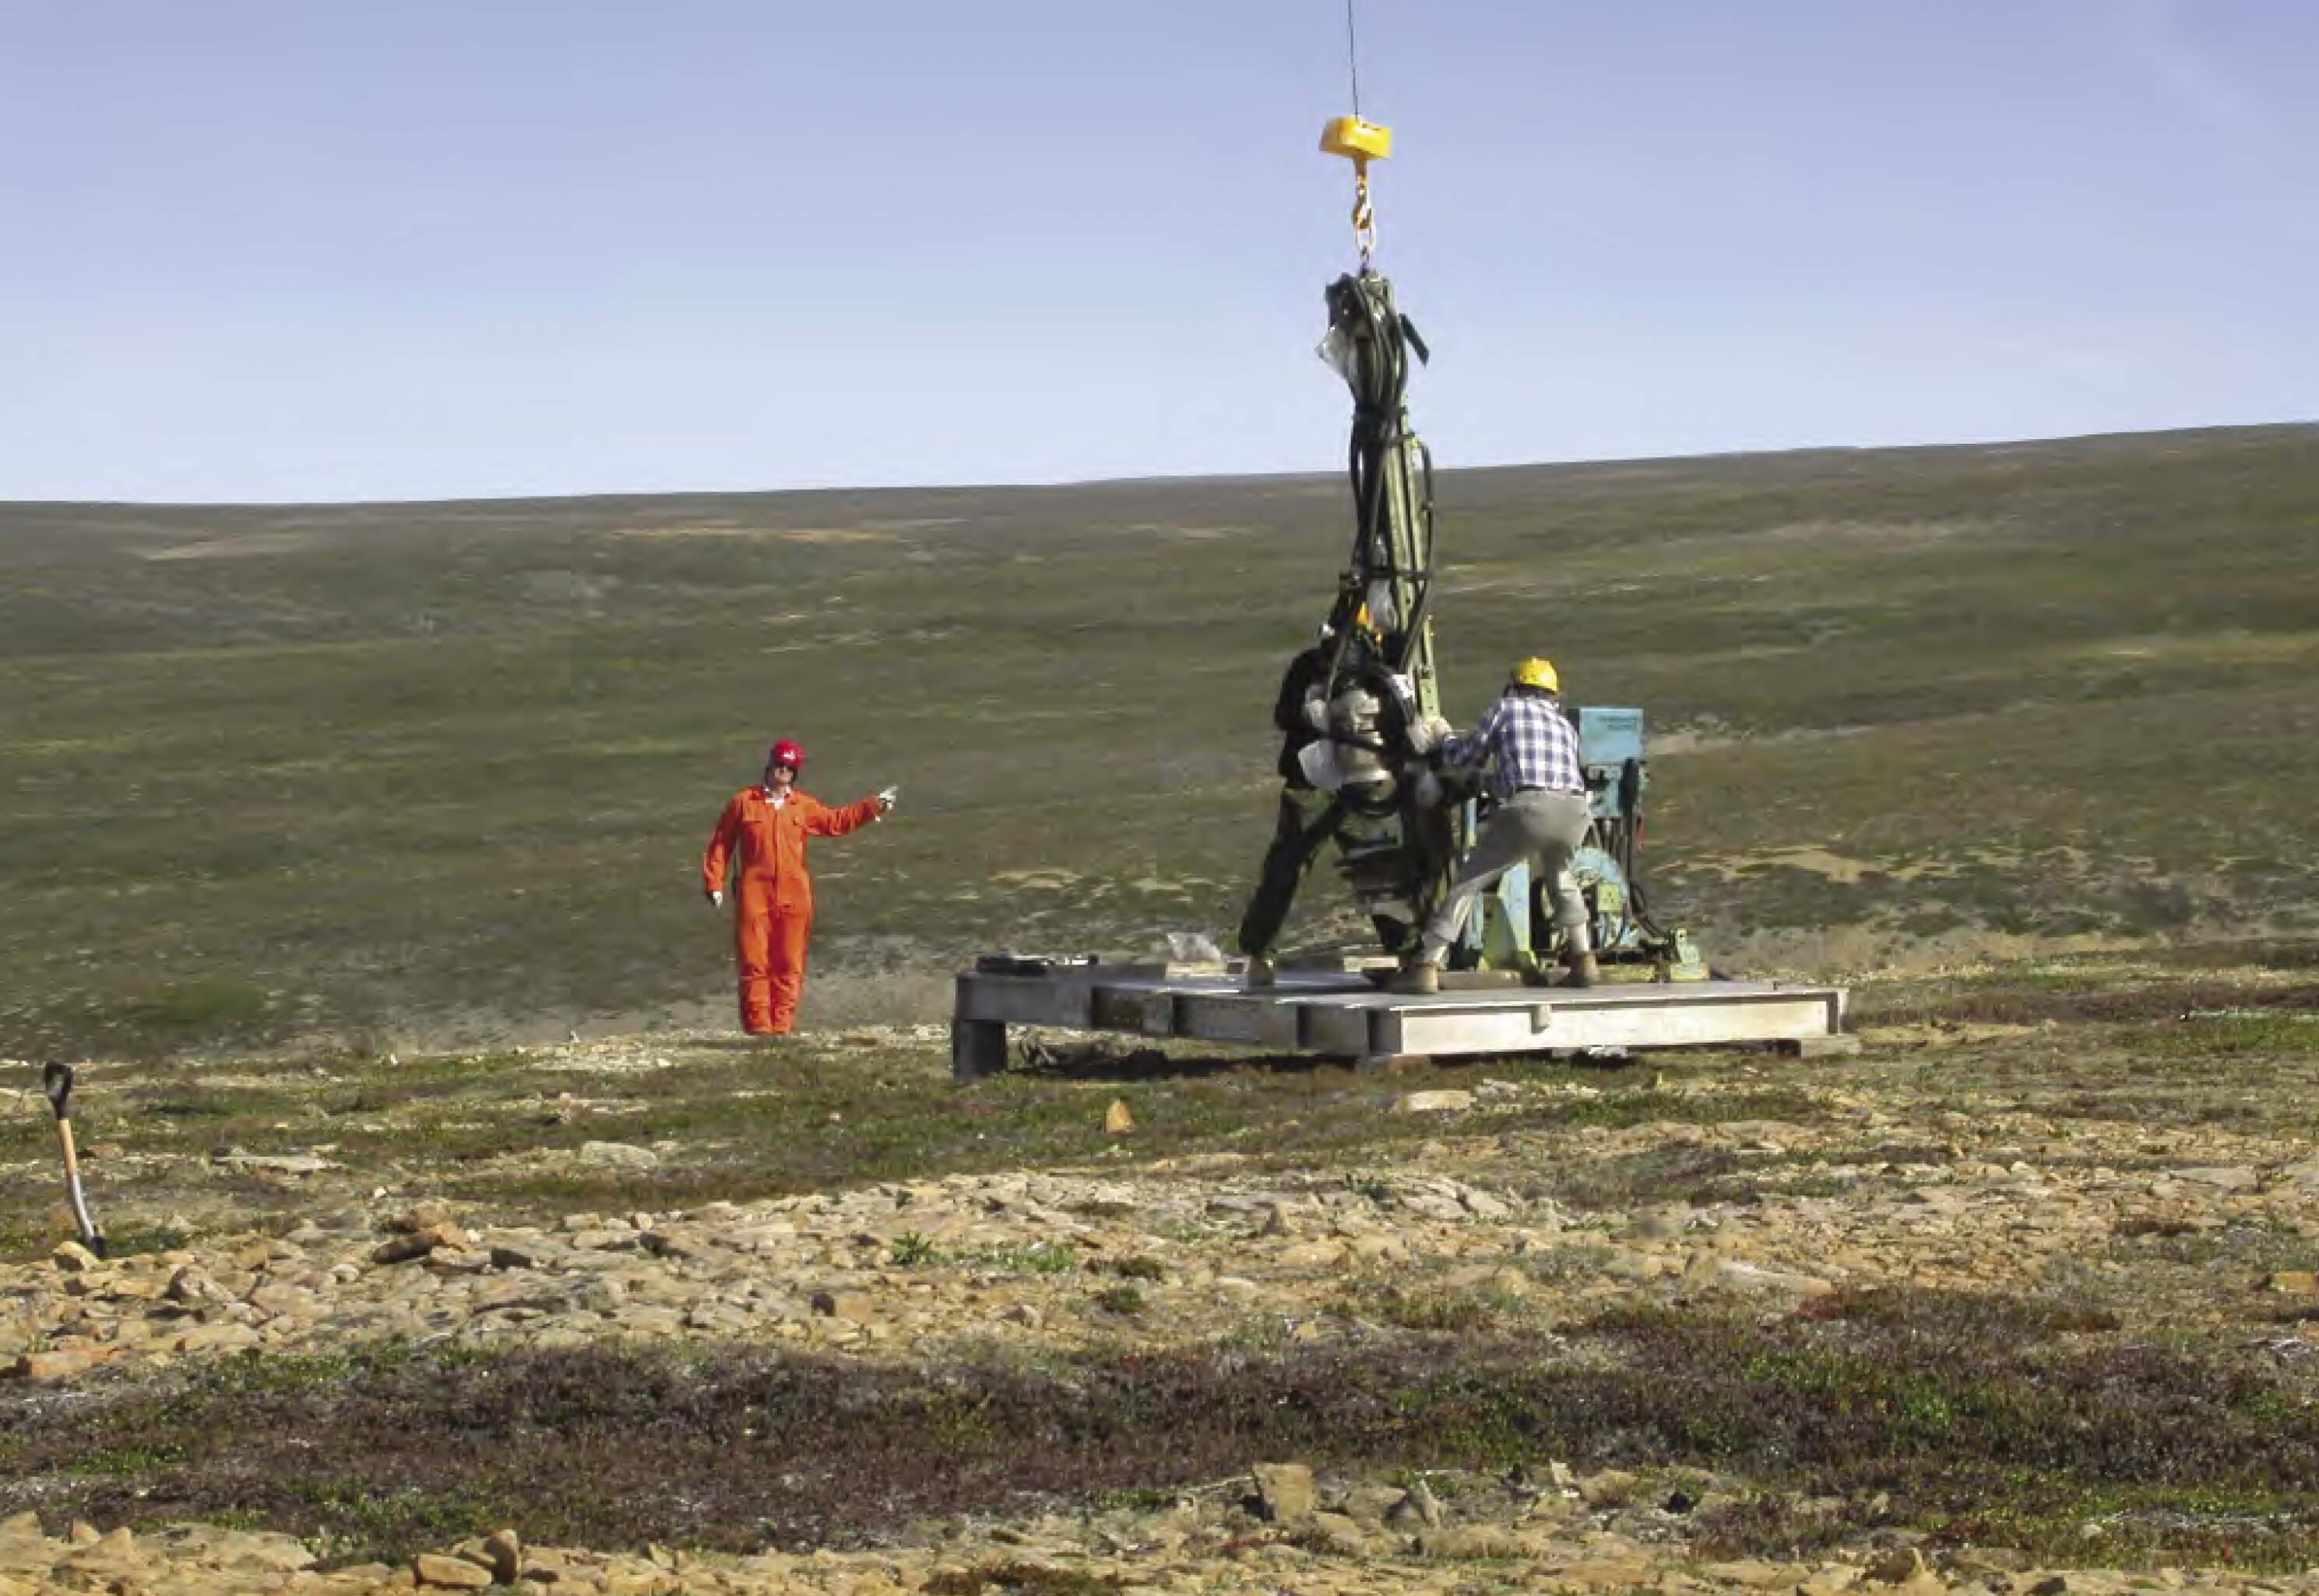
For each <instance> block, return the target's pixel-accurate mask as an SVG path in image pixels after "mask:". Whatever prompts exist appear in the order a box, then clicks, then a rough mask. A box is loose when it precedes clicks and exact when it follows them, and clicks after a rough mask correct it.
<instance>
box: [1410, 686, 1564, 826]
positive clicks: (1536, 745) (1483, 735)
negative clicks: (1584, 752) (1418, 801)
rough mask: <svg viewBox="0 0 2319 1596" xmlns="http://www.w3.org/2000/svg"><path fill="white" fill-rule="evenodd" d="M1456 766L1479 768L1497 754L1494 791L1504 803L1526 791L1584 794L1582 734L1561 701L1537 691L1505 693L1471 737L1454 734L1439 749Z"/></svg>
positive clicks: (1493, 774)
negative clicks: (1580, 758) (1580, 755)
mask: <svg viewBox="0 0 2319 1596" xmlns="http://www.w3.org/2000/svg"><path fill="white" fill-rule="evenodd" d="M1441 753H1442V756H1443V757H1444V758H1445V759H1447V760H1448V761H1449V762H1450V763H1452V764H1459V765H1478V764H1480V763H1481V762H1482V761H1483V760H1484V759H1485V758H1487V757H1489V756H1491V755H1493V754H1494V755H1495V756H1496V763H1495V764H1494V766H1493V768H1492V770H1491V771H1490V791H1491V793H1492V794H1493V796H1494V797H1495V798H1497V799H1498V801H1499V802H1501V803H1503V802H1505V801H1507V800H1508V799H1510V798H1512V797H1513V796H1514V794H1516V793H1518V792H1520V791H1521V790H1522V789H1524V788H1526V787H1543V788H1545V789H1548V791H1550V792H1584V791H1585V790H1586V777H1585V773H1584V771H1581V770H1580V769H1579V766H1578V734H1577V732H1575V730H1573V729H1572V727H1571V725H1570V722H1569V721H1568V720H1567V719H1566V718H1565V717H1564V716H1563V713H1562V705H1561V703H1560V701H1559V700H1558V699H1549V698H1546V697H1544V696H1542V695H1540V694H1538V693H1514V692H1510V693H1505V694H1502V695H1501V696H1500V698H1499V699H1498V701H1497V702H1496V703H1494V704H1493V705H1491V706H1490V712H1489V713H1488V714H1487V715H1484V716H1483V717H1482V724H1481V725H1480V726H1475V728H1474V733H1473V735H1471V736H1466V737H1459V736H1452V737H1450V738H1449V740H1448V742H1446V743H1444V744H1442V745H1441Z"/></svg>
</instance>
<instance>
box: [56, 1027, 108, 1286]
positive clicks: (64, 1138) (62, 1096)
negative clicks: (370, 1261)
mask: <svg viewBox="0 0 2319 1596" xmlns="http://www.w3.org/2000/svg"><path fill="white" fill-rule="evenodd" d="M72 1089H73V1071H72V1066H71V1065H69V1064H54V1063H52V1064H50V1066H49V1067H48V1068H47V1069H44V1070H42V1071H41V1090H42V1091H44V1092H46V1093H48V1095H49V1106H50V1107H51V1108H53V1109H55V1110H56V1111H57V1145H58V1146H59V1147H61V1148H63V1149H64V1150H65V1190H66V1191H67V1193H68V1195H70V1196H71V1198H72V1211H73V1223H75V1224H77V1225H78V1226H79V1227H80V1244H81V1245H82V1246H83V1247H86V1248H87V1249H89V1250H90V1251H91V1252H93V1253H95V1255H96V1256H97V1257H99V1258H103V1257H104V1231H100V1230H98V1229H97V1228H96V1221H95V1219H94V1218H93V1217H91V1215H90V1213H89V1212H88V1199H87V1197H86V1196H84V1195H82V1194H81V1189H80V1159H79V1158H78V1157H77V1155H76V1154H75V1153H74V1152H73V1133H72Z"/></svg>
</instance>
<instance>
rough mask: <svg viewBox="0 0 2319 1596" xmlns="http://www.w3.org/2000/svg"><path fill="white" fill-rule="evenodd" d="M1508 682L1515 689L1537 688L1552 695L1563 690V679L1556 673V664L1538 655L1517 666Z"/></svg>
mask: <svg viewBox="0 0 2319 1596" xmlns="http://www.w3.org/2000/svg"><path fill="white" fill-rule="evenodd" d="M1506 680H1507V681H1508V682H1509V683H1510V684H1511V685H1512V686H1514V687H1535V688H1538V689H1539V690H1543V691H1546V692H1550V693H1558V692H1560V691H1561V690H1562V678H1561V677H1560V676H1559V675H1557V673H1556V672H1555V669H1554V662H1553V661H1552V660H1549V659H1546V658H1543V657H1541V656H1539V655H1537V654H1532V655H1531V656H1530V657H1529V658H1528V659H1526V660H1524V661H1522V662H1521V663H1520V664H1518V665H1516V666H1515V667H1514V669H1513V674H1512V675H1511V676H1509V677H1508V678H1506Z"/></svg>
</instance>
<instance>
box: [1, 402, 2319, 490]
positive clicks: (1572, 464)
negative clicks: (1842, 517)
mask: <svg viewBox="0 0 2319 1596" xmlns="http://www.w3.org/2000/svg"><path fill="white" fill-rule="evenodd" d="M2296 428H2319V417H2312V418H2302V419H2288V420H2269V421H2219V422H2203V423H2199V424H2197V425H2193V426H2184V427H2150V428H2120V429H2116V430H2110V431H2099V432H2070V433H2051V434H2039V435H2035V436H2030V437H1968V438H1955V439H1947V440H1944V441H1941V442H1936V443H1925V442H1916V443H1890V442H1881V443H1820V444H1791V445H1782V446H1778V447H1773V448H1752V449H1701V450H1697V451H1694V452H1692V453H1689V454H1674V455H1664V454H1657V455H1654V454H1643V455H1592V456H1589V457H1587V458H1585V459H1560V460H1556V459H1545V460H1539V459H1531V460H1495V461H1481V462H1475V463H1473V464H1462V465H1448V466H1442V467H1440V468H1439V469H1438V470H1437V472H1436V473H1435V474H1436V475H1437V476H1451V475H1466V474H1470V473H1478V472H1488V471H1577V470H1584V469H1585V468H1587V467H1589V466H1595V465H1652V464H1684V463H1689V462H1694V461H1729V460H1743V459H1776V458H1783V457H1787V456H1791V455H1845V454H1855V455H1856V454H1902V453H1931V452H1935V451H1938V450H1942V449H1990V448H2010V447H2026V446H2039V445H2053V444H2086V443H2098V442H2102V441H2105V440H2114V439H2120V438H2142V437H2188V436H2192V435H2197V434H2207V433H2221V432H2276V431H2291V430H2294V429H2296ZM1342 474H1343V473H1342V471H1341V469H1340V468H1333V467H1332V468H1328V469H1319V470H1296V471H1210V472H1197V471H1187V472H1162V473H1152V474H1149V475H1127V476H1093V477H1054V478H1047V479H1043V480H1029V481H1020V482H995V481H981V482H963V481H961V482H889V483H882V484H877V483H866V482H854V483H843V482H838V483H821V484H817V485H813V486H807V487H786V488H766V487H748V488H636V489H620V488H606V489H591V490H588V491H581V492H568V493H558V492H514V493H473V494H462V495H419V496H415V497H411V498H385V499H0V509H425V508H433V507H442V506H448V505H469V504H472V505H486V504H576V503H584V502H590V501H601V500H619V499H690V498H717V499H744V498H750V499H770V498H777V497H799V498H802V497H807V496H809V495H814V494H837V493H946V492H947V493H1002V492H1015V493H1021V492H1054V491H1069V490H1072V489H1082V488H1114V487H1146V486H1154V485H1159V484H1169V483H1172V484H1182V483H1192V482H1300V481H1313V480H1321V479H1330V478H1334V477H1338V476H1340V475H1342Z"/></svg>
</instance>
